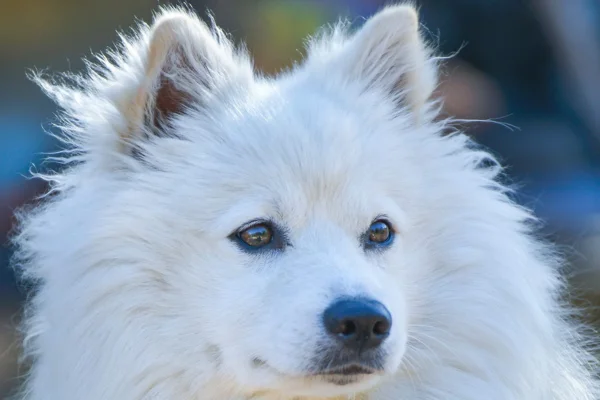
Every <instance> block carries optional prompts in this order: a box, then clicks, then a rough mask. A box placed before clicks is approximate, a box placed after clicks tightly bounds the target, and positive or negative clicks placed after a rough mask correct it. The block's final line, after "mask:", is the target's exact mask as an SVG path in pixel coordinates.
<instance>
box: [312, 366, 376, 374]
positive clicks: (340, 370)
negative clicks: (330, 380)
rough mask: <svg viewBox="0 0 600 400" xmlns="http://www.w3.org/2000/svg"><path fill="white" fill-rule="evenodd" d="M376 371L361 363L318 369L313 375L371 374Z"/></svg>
mask: <svg viewBox="0 0 600 400" xmlns="http://www.w3.org/2000/svg"><path fill="white" fill-rule="evenodd" d="M376 372H377V371H376V370H375V369H374V368H371V367H368V366H366V365H362V364H347V365H342V366H339V367H335V368H331V369H326V370H324V371H319V372H317V373H316V374H315V375H322V376H331V375H344V376H351V375H371V374H374V373H376Z"/></svg>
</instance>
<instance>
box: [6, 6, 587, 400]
mask: <svg viewBox="0 0 600 400" xmlns="http://www.w3.org/2000/svg"><path fill="white" fill-rule="evenodd" d="M438 60H439V59H436V58H435V57H433V56H432V53H431V52H430V51H429V50H428V48H427V47H426V46H425V45H424V43H423V40H422V38H421V36H420V34H419V23H418V18H417V13H416V12H415V10H414V8H412V7H411V6H408V5H397V6H391V7H388V8H386V9H384V10H382V11H381V12H380V13H378V14H376V15H375V16H374V17H372V18H371V19H369V20H368V21H367V22H366V23H365V24H364V26H363V27H362V28H361V29H360V30H358V31H357V32H356V33H354V34H350V33H348V32H347V28H346V27H345V26H344V25H343V24H341V25H337V26H336V27H334V28H333V29H331V30H329V31H328V32H326V33H323V34H321V35H319V36H317V37H315V38H313V39H312V40H311V41H310V44H309V46H308V50H307V57H306V60H305V61H304V62H303V63H302V64H301V65H298V66H296V67H295V68H294V69H293V70H291V71H289V72H286V73H283V74H281V75H280V76H277V77H275V78H267V77H264V76H261V75H259V74H257V73H256V72H255V71H254V70H253V66H252V63H251V61H250V59H249V58H248V56H247V55H246V53H245V52H244V51H242V50H236V49H235V48H234V47H233V45H232V44H231V42H230V41H229V40H228V39H227V37H226V36H225V35H224V34H223V33H222V32H221V31H220V30H219V29H218V28H212V29H209V27H207V26H206V25H205V24H204V23H202V22H201V21H200V20H199V19H198V18H197V17H196V16H194V15H192V14H191V13H189V12H187V11H184V10H181V9H174V8H170V9H163V10H162V11H161V12H160V13H159V14H158V16H157V17H156V19H155V21H154V23H153V24H152V26H150V27H148V26H140V27H139V28H138V31H137V34H135V35H133V36H132V37H129V38H125V39H124V40H123V43H122V44H121V45H120V47H119V50H118V51H116V52H112V53H110V55H109V57H107V58H100V60H99V63H98V64H97V65H96V66H92V67H91V68H90V70H89V72H88V73H87V74H86V75H85V76H75V77H73V76H71V77H67V78H68V79H64V80H62V81H53V82H50V81H47V80H43V79H41V78H39V77H38V78H36V79H37V81H38V82H39V83H40V84H41V85H42V87H43V88H44V89H45V91H46V92H47V93H48V94H49V95H50V96H51V97H52V98H53V99H55V100H56V101H57V102H58V104H59V105H60V106H61V107H62V108H63V109H64V110H65V113H64V115H63V121H64V122H63V123H62V124H61V125H62V132H63V133H62V134H61V135H60V137H61V138H62V140H63V141H64V142H65V143H66V145H67V150H66V151H65V153H64V157H63V158H62V160H63V161H64V162H65V164H66V167H65V169H64V170H63V171H62V172H60V173H57V174H52V175H50V176H45V179H47V180H49V181H50V182H51V183H52V189H51V191H50V193H49V194H48V196H46V200H45V201H44V203H43V205H41V206H39V207H37V208H36V209H34V210H31V211H29V212H24V213H22V215H21V218H22V222H21V230H20V231H19V233H18V234H17V235H16V238H15V241H16V243H17V245H18V247H19V249H18V252H17V263H16V265H17V268H18V269H19V270H20V271H21V273H22V274H23V277H24V279H27V280H29V281H31V282H33V283H35V284H36V286H37V290H36V292H35V295H34V297H33V298H32V300H31V302H30V307H29V314H28V318H27V324H26V327H25V328H26V339H25V348H26V354H27V355H28V356H30V358H31V360H32V362H33V367H32V370H31V373H30V379H29V380H28V382H27V384H26V386H25V389H24V391H23V394H22V398H24V399H29V400H83V399H85V400H101V399H102V400H131V399H158V400H184V399H199V400H223V399H226V400H247V399H270V400H273V399H286V400H289V399H333V398H335V399H369V400H399V399H406V400H453V399H454V400H496V399H497V400H509V399H514V400H567V399H569V400H596V399H597V394H598V391H597V382H596V378H595V364H594V363H593V362H592V357H591V356H590V355H589V353H587V352H586V350H585V349H584V347H585V343H584V338H583V336H582V335H581V334H580V332H579V329H578V328H577V327H576V325H575V323H574V322H572V320H570V319H569V316H568V312H567V311H568V310H567V308H566V307H565V306H563V305H562V304H561V302H560V296H561V291H562V280H561V278H560V276H559V268H558V267H559V262H558V261H557V258H556V257H555V256H554V255H553V254H552V251H550V250H549V249H548V248H547V247H546V246H545V245H543V244H541V243H540V242H539V241H538V240H537V239H536V238H535V237H534V235H533V234H532V233H531V230H530V228H529V227H528V226H529V222H530V221H531V220H532V217H531V215H530V214H529V213H528V212H527V211H525V210H523V209H521V208H519V207H518V206H516V205H515V204H513V203H512V202H511V201H510V200H509V199H508V197H507V193H506V190H505V188H503V187H502V185H500V184H499V183H497V182H496V180H495V178H496V176H497V175H498V173H499V168H498V167H496V166H495V165H496V164H495V163H494V162H493V160H492V159H491V157H490V155H489V154H487V153H485V152H484V151H482V150H480V149H478V148H476V147H475V146H473V145H472V144H471V143H470V142H469V140H468V139H467V137H466V136H465V135H463V134H461V133H452V134H448V135H446V134H445V133H447V132H448V129H449V128H450V124H449V122H450V121H447V120H446V121H441V120H440V119H439V118H437V117H438V113H437V111H438V108H439V107H438V106H437V105H436V104H435V102H432V101H431V100H430V97H431V94H432V91H433V90H434V88H435V87H436V75H437V66H436V64H437V61H438Z"/></svg>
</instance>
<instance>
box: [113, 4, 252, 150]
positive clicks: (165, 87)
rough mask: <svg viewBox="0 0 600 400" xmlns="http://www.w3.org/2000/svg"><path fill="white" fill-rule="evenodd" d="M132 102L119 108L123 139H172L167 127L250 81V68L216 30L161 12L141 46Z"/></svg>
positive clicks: (195, 20) (183, 14) (188, 17)
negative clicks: (124, 122)
mask: <svg viewBox="0 0 600 400" xmlns="http://www.w3.org/2000/svg"><path fill="white" fill-rule="evenodd" d="M145 46H146V51H145V55H144V58H143V67H142V71H140V73H141V74H142V79H141V80H139V86H138V87H137V89H136V90H135V92H134V93H135V94H134V98H133V99H131V98H130V99H128V100H127V101H126V102H124V103H122V104H120V107H121V109H122V113H123V114H124V116H125V117H126V118H127V120H128V132H126V133H125V135H124V136H125V137H124V139H126V140H136V139H137V137H138V136H139V134H140V133H141V134H143V135H145V136H150V135H159V136H161V135H166V136H170V135H171V136H176V134H174V133H172V132H171V128H170V122H171V121H172V119H173V118H174V117H175V116H177V115H178V114H181V113H183V112H184V111H185V110H186V109H188V108H203V107H208V106H209V105H210V103H211V101H214V100H215V99H218V98H220V97H222V96H223V95H224V92H225V89H226V88H227V87H228V86H231V85H233V84H236V85H238V86H243V84H244V83H248V82H249V81H250V80H251V79H252V75H253V72H252V67H251V64H250V62H249V60H248V59H247V58H246V57H245V55H243V54H238V53H236V52H235V50H234V48H233V45H232V44H231V43H230V42H229V41H228V40H227V38H226V37H225V36H224V34H223V33H222V32H221V31H220V30H218V28H215V29H213V31H212V32H211V30H210V29H209V28H208V27H207V26H206V25H205V24H204V23H203V22H201V21H200V20H199V19H198V18H196V17H195V16H192V15H190V14H188V13H186V12H183V11H173V10H171V11H167V12H163V13H162V14H161V15H159V16H158V18H157V19H156V20H155V22H154V23H153V25H152V27H151V28H150V31H149V33H148V36H147V40H146V42H145Z"/></svg>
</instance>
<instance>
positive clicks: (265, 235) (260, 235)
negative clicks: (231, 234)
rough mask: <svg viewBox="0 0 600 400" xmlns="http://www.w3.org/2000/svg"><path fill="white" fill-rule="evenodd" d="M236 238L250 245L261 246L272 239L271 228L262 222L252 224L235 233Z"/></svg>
mask: <svg viewBox="0 0 600 400" xmlns="http://www.w3.org/2000/svg"><path fill="white" fill-rule="evenodd" d="M237 236H238V238H239V239H240V240H241V241H242V242H244V243H246V244H247V245H248V246H250V247H255V248H256V247H262V246H266V245H268V244H269V243H271V240H273V231H272V229H271V228H270V227H269V226H268V225H267V224H264V223H260V224H256V225H252V226H250V227H248V228H245V229H244V230H241V231H239V232H238V234H237Z"/></svg>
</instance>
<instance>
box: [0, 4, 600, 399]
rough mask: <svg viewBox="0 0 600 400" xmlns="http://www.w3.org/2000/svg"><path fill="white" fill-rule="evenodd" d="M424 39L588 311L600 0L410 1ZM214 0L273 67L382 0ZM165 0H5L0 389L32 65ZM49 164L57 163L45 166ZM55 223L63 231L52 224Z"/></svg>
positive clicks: (595, 279) (30, 135)
mask: <svg viewBox="0 0 600 400" xmlns="http://www.w3.org/2000/svg"><path fill="white" fill-rule="evenodd" d="M415 2H416V3H417V4H418V5H419V6H420V8H421V17H422V22H423V24H424V25H425V26H426V27H427V31H426V32H427V35H428V37H429V40H431V41H432V42H433V43H435V44H436V45H437V47H438V48H439V50H440V51H441V52H442V53H443V54H451V53H454V52H456V51H457V50H459V49H461V50H460V52H459V53H458V55H457V56H456V57H454V58H453V59H452V60H450V61H449V62H448V63H447V65H446V66H445V67H444V70H443V81H442V84H441V86H440V89H439V92H440V94H442V95H444V96H445V97H446V105H445V112H446V113H448V114H450V115H454V116H456V117H457V118H464V119H476V120H481V119H489V118H493V119H496V120H497V121H501V122H504V123H508V124H512V125H514V126H516V127H518V128H517V129H507V128H506V127H503V126H500V125H498V124H492V123H474V124H473V123H469V124H466V125H465V129H466V130H467V133H468V134H469V135H472V136H473V137H474V138H475V139H476V140H478V141H479V142H480V143H482V144H484V145H485V146H487V147H488V148H490V149H491V150H492V151H493V152H494V153H495V154H496V155H497V156H498V157H499V158H500V159H501V160H502V161H503V162H504V164H506V165H507V166H508V167H509V169H508V175H509V177H510V179H511V180H512V181H513V182H514V183H516V184H518V186H519V188H520V190H519V192H518V201H519V202H521V203H522V204H524V205H526V206H528V207H530V208H532V209H534V210H535V212H536V213H537V215H539V216H540V217H541V218H542V219H544V220H545V221H546V224H545V227H544V233H545V234H546V235H547V236H548V237H549V238H550V239H551V240H554V241H555V242H557V243H558V244H559V245H560V246H561V247H562V248H563V249H564V252H565V254H566V255H567V256H568V258H569V262H570V268H569V277H570V281H571V283H572V296H571V297H572V299H573V301H575V302H577V303H584V304H586V305H588V306H590V307H589V310H590V312H589V313H588V314H587V315H586V318H588V319H589V320H590V321H592V322H596V320H598V319H599V318H598V317H597V315H596V314H598V315H600V313H596V312H595V310H596V308H597V306H598V305H600V2H598V1H597V0H587V1H586V0H562V1H561V0H452V1H448V0H415ZM188 3H189V4H190V5H191V6H192V7H193V8H195V9H196V10H197V11H198V13H200V15H202V16H205V15H206V14H205V10H206V9H210V10H212V11H213V12H214V13H215V15H216V20H217V22H218V23H219V25H221V26H222V27H223V28H225V30H227V31H229V32H230V33H232V35H233V36H234V38H235V39H236V40H244V41H246V42H247V43H248V47H249V48H250V50H251V52H252V53H253V55H254V57H255V61H256V64H257V67H259V68H261V69H263V70H264V71H266V72H268V73H276V72H277V71H278V70H280V69H281V68H283V67H286V66H289V65H290V64H291V63H292V62H293V61H295V60H298V59H300V58H301V57H302V51H301V49H302V44H303V40H304V38H305V37H306V35H307V34H310V33H312V32H314V30H315V29H316V28H317V27H319V26H321V25H323V24H325V23H328V22H332V21H335V20H336V19H337V18H339V17H340V16H342V17H348V18H350V19H351V20H352V21H353V22H354V23H355V24H356V25H359V24H360V23H361V22H362V21H363V17H368V16H369V15H370V14H372V13H374V12H375V11H376V10H377V9H378V8H380V7H381V6H382V5H384V3H385V2H384V1H382V0H320V1H319V0H270V1H267V0H264V1H251V0H211V1H197V0H194V1H189V2H188ZM160 4H167V2H164V1H157V0H103V1H92V0H0V243H1V246H0V398H4V397H6V395H7V394H8V393H9V391H10V390H12V389H14V387H15V386H16V385H17V384H18V382H19V379H18V376H19V375H20V374H22V373H23V372H24V371H23V369H22V368H19V367H18V363H17V358H18V353H19V351H18V344H17V343H18V340H17V330H16V327H17V325H18V322H19V316H20V311H21V306H22V302H23V299H24V297H25V295H26V293H24V291H23V290H19V289H18V288H17V287H16V285H15V281H14V279H13V274H12V271H11V270H10V269H9V268H8V260H9V257H10V248H9V246H8V245H7V235H8V234H9V232H10V230H11V228H12V226H13V223H14V219H13V212H14V210H15V209H16V208H18V207H20V206H22V205H23V204H26V203H28V202H31V201H32V199H33V198H34V197H35V196H36V194H39V193H40V192H42V191H43V190H44V189H45V188H44V184H43V182H40V181H37V180H32V179H28V170H29V169H30V168H31V167H32V165H35V166H37V168H41V166H40V162H41V160H42V159H43V153H45V152H49V151H53V150H55V149H56V143H55V141H53V140H52V139H51V138H50V137H49V136H48V135H46V134H44V127H48V124H49V123H50V122H51V121H52V118H53V114H54V112H55V111H56V109H55V107H54V105H53V104H52V103H51V102H50V101H49V100H48V99H47V98H45V97H44V96H43V95H42V93H41V92H40V90H39V89H38V88H37V87H35V86H34V85H33V84H32V83H31V82H29V81H28V80H27V79H26V77H25V75H26V72H27V70H28V69H29V68H38V69H47V70H48V71H53V72H60V71H78V70H81V68H82V67H83V62H82V61H81V59H82V57H88V56H90V55H91V54H92V53H97V52H100V51H103V50H104V49H105V48H106V47H107V46H109V45H111V44H112V43H114V42H115V41H116V39H117V33H116V31H117V30H120V31H127V30H128V29H129V27H130V26H131V25H132V24H133V22H134V18H136V17H137V18H139V19H143V20H145V21H149V20H150V18H151V15H152V11H153V10H155V9H156V8H157V6H158V5H160ZM50 167H51V166H50ZM57 234H60V232H57Z"/></svg>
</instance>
